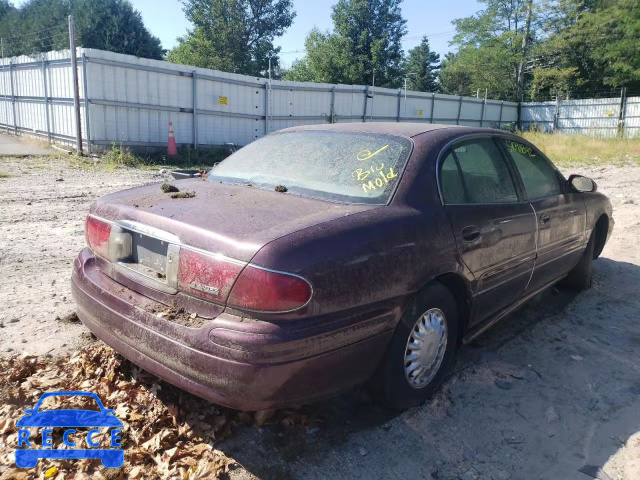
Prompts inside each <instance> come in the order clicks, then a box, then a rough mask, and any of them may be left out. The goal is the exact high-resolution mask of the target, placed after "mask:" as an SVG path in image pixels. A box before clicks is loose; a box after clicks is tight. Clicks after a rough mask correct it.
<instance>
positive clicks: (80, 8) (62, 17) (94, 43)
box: [0, 0, 164, 59]
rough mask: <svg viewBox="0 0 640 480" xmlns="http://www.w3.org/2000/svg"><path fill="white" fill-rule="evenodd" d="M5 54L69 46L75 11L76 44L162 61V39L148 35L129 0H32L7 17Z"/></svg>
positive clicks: (2, 26) (2, 21) (0, 25)
mask: <svg viewBox="0 0 640 480" xmlns="http://www.w3.org/2000/svg"><path fill="white" fill-rule="evenodd" d="M2 10H3V8H2V4H0V36H1V37H3V38H4V40H5V44H6V47H5V55H7V56H13V55H22V54H34V53H37V52H46V51H50V50H61V49H65V48H69V35H68V23H67V18H68V16H69V15H73V16H74V19H75V23H76V30H77V31H76V37H77V44H78V46H81V47H86V48H97V49H101V50H109V51H112V52H116V53H125V54H129V55H136V56H139V57H146V58H155V59H161V58H162V57H163V55H164V50H163V49H162V46H161V44H160V40H159V39H158V38H157V37H154V36H153V35H151V33H149V31H148V30H147V29H146V27H145V26H144V23H143V21H142V17H141V16H140V13H139V12H138V11H136V10H135V9H134V8H133V7H132V6H131V3H129V1H128V0H30V1H28V2H26V3H24V4H23V5H22V6H21V7H20V8H19V9H13V10H9V11H8V13H7V14H5V15H4V16H2Z"/></svg>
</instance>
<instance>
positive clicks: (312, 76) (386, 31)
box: [285, 0, 406, 87]
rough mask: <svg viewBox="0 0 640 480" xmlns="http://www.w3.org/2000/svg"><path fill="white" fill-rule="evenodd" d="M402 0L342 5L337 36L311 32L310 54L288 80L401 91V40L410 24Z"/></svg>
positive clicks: (337, 9) (337, 10)
mask: <svg viewBox="0 0 640 480" xmlns="http://www.w3.org/2000/svg"><path fill="white" fill-rule="evenodd" d="M400 3H401V0H339V1H338V3H337V4H336V5H334V7H333V13H332V19H333V32H320V31H319V30H317V29H314V30H312V31H311V32H310V33H309V35H308V37H307V39H306V41H305V47H306V49H307V55H306V56H305V57H304V58H303V59H302V60H299V61H296V62H294V64H293V66H292V67H291V69H290V70H289V71H288V72H287V73H286V74H285V78H286V79H287V80H299V81H310V82H330V83H346V84H361V85H371V84H372V82H373V79H374V77H375V84H376V85H379V86H382V87H398V86H400V85H401V83H402V74H403V71H402V62H403V51H402V44H401V39H402V36H403V35H404V34H405V33H406V20H405V19H403V18H402V13H401V10H400Z"/></svg>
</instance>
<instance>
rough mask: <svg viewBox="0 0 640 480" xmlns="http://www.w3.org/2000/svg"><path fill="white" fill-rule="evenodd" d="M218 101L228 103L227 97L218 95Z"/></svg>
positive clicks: (221, 103) (222, 103) (223, 103)
mask: <svg viewBox="0 0 640 480" xmlns="http://www.w3.org/2000/svg"><path fill="white" fill-rule="evenodd" d="M218 103H219V104H220V105H229V98H228V97H218Z"/></svg>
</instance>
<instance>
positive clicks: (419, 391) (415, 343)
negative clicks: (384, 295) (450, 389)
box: [381, 282, 458, 409]
mask: <svg viewBox="0 0 640 480" xmlns="http://www.w3.org/2000/svg"><path fill="white" fill-rule="evenodd" d="M457 333H458V309H457V307H456V302H455V299H454V298H453V295H451V293H450V292H449V290H448V289H447V288H446V287H445V286H444V285H442V284H440V283H437V282H434V283H433V284H431V285H429V286H427V287H426V288H425V289H424V290H422V291H421V292H420V293H418V294H417V295H416V297H415V298H414V299H413V301H412V302H411V304H410V305H409V307H407V309H406V311H405V312H404V314H403V316H402V319H401V320H400V323H399V324H398V327H397V328H396V331H395V334H394V336H393V339H392V340H391V344H390V345H389V349H388V351H387V353H386V356H385V360H384V363H383V365H382V371H381V373H382V390H383V396H384V402H385V403H386V404H387V405H388V406H390V407H392V408H397V409H406V408H410V407H413V406H416V405H419V404H420V403H422V402H423V401H424V400H426V399H427V398H428V397H430V396H431V395H432V394H433V393H435V392H436V390H437V389H438V388H439V387H440V385H441V384H442V381H443V380H444V378H445V377H446V374H447V373H448V372H450V371H451V368H452V367H453V364H454V363H455V353H456V347H457Z"/></svg>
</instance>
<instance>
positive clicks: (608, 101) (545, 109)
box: [520, 95, 640, 138]
mask: <svg viewBox="0 0 640 480" xmlns="http://www.w3.org/2000/svg"><path fill="white" fill-rule="evenodd" d="M520 126H521V128H522V129H523V130H529V129H531V128H534V126H535V128H537V129H538V130H544V131H556V132H560V133H579V134H583V135H593V136H598V137H615V136H617V135H624V136H625V137H629V138H631V137H637V136H639V135H640V97H628V98H626V97H624V96H623V95H622V96H620V97H618V98H595V99H584V100H557V101H555V102H536V103H522V104H521V110H520Z"/></svg>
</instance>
